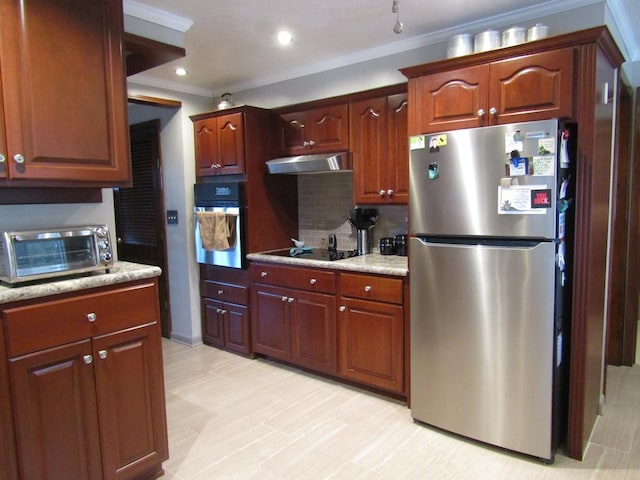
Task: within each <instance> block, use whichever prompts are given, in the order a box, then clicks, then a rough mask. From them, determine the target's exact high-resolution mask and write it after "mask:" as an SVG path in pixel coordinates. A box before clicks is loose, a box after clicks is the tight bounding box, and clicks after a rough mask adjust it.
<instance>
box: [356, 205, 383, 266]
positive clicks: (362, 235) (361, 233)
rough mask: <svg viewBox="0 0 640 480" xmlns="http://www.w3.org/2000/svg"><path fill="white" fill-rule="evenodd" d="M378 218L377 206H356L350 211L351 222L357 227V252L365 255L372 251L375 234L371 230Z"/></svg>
mask: <svg viewBox="0 0 640 480" xmlns="http://www.w3.org/2000/svg"><path fill="white" fill-rule="evenodd" d="M377 220H378V211H377V210H376V209H375V208H362V207H355V208H353V209H352V210H351V212H350V213H349V222H350V223H351V225H353V226H354V227H356V253H357V254H358V255H364V254H366V253H371V246H372V244H373V234H372V233H371V230H372V229H373V227H374V226H375V224H376V221H377Z"/></svg>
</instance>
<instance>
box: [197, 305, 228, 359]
mask: <svg viewBox="0 0 640 480" xmlns="http://www.w3.org/2000/svg"><path fill="white" fill-rule="evenodd" d="M223 309H224V304H223V303H222V302H218V301H216V300H211V299H210V298H203V299H202V340H203V341H204V343H206V344H207V345H212V346H214V347H220V348H222V347H224V322H223V314H222V310H223Z"/></svg>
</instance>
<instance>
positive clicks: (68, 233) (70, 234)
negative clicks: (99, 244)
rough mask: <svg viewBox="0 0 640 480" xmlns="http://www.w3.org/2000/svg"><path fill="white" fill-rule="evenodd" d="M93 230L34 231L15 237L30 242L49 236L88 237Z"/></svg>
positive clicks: (14, 237) (19, 240)
mask: <svg viewBox="0 0 640 480" xmlns="http://www.w3.org/2000/svg"><path fill="white" fill-rule="evenodd" d="M92 234H93V232H92V231H91V230H68V231H62V232H47V233H32V234H24V233H21V234H19V235H14V236H13V239H14V240H15V241H16V242H28V241H30V240H46V239H47V238H62V237H87V236H89V235H92Z"/></svg>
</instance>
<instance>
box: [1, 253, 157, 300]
mask: <svg viewBox="0 0 640 480" xmlns="http://www.w3.org/2000/svg"><path fill="white" fill-rule="evenodd" d="M161 273H162V270H161V269H160V267H155V266H153V265H142V264H139V263H131V262H116V263H115V264H114V266H113V267H112V268H111V269H110V270H109V273H104V272H102V271H99V272H94V273H92V274H90V275H87V276H82V277H78V278H71V279H66V278H65V279H64V280H55V279H52V281H50V282H43V283H34V284H28V285H24V286H15V287H8V286H6V285H5V284H0V304H3V303H9V302H15V301H18V300H27V299H30V298H38V297H46V296H48V295H56V294H59V293H67V292H74V291H77V290H84V289H87V288H95V287H103V286H106V285H114V284H117V283H124V282H129V281H133V280H141V279H144V278H151V277H158V276H160V274H161Z"/></svg>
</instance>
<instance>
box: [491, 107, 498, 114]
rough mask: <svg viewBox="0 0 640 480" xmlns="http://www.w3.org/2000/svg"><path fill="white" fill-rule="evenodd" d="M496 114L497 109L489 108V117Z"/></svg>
mask: <svg viewBox="0 0 640 480" xmlns="http://www.w3.org/2000/svg"><path fill="white" fill-rule="evenodd" d="M496 113H498V109H497V108H496V107H491V108H490V109H489V115H492V116H495V115H496Z"/></svg>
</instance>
